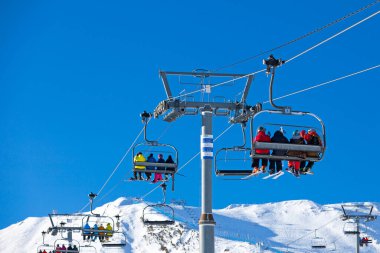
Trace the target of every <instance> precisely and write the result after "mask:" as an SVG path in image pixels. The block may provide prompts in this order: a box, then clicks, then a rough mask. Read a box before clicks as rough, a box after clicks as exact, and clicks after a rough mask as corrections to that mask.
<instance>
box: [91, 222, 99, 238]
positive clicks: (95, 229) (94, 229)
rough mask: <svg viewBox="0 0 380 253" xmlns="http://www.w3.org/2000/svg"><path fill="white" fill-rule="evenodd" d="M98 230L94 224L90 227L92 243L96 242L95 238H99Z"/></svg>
mask: <svg viewBox="0 0 380 253" xmlns="http://www.w3.org/2000/svg"><path fill="white" fill-rule="evenodd" d="M98 230H99V228H98V224H95V225H94V226H93V227H92V233H91V236H92V241H93V242H95V241H96V238H98V236H99V231H98Z"/></svg>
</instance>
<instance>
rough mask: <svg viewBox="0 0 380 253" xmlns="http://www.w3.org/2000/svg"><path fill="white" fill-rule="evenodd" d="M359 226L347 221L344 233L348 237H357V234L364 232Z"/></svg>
mask: <svg viewBox="0 0 380 253" xmlns="http://www.w3.org/2000/svg"><path fill="white" fill-rule="evenodd" d="M358 226H359V224H358V223H356V222H355V221H347V222H346V223H345V224H344V226H343V232H344V233H345V234H346V235H356V234H360V233H361V232H364V231H360V227H358Z"/></svg>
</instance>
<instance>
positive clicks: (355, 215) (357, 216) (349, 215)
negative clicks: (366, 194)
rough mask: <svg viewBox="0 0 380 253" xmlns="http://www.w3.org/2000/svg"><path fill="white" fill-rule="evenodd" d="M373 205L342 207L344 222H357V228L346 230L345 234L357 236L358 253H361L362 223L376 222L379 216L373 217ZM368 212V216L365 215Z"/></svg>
mask: <svg viewBox="0 0 380 253" xmlns="http://www.w3.org/2000/svg"><path fill="white" fill-rule="evenodd" d="M372 210H373V206H372V205H342V211H343V215H342V216H341V218H342V220H343V221H347V220H353V221H355V228H354V229H349V230H346V229H345V230H344V233H345V234H351V235H356V253H359V252H360V221H364V222H369V221H374V220H376V218H377V216H376V215H372ZM365 212H367V214H363V213H365Z"/></svg>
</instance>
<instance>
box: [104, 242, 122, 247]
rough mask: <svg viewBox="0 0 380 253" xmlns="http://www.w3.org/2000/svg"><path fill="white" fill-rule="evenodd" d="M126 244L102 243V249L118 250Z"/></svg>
mask: <svg viewBox="0 0 380 253" xmlns="http://www.w3.org/2000/svg"><path fill="white" fill-rule="evenodd" d="M126 245H127V244H126V243H125V242H120V243H111V242H103V243H102V247H107V248H116V247H117V248H119V247H125V246H126Z"/></svg>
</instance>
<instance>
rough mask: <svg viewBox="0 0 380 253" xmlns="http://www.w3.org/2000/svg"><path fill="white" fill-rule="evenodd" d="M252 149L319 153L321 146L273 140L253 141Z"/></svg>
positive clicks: (321, 149)
mask: <svg viewBox="0 0 380 253" xmlns="http://www.w3.org/2000/svg"><path fill="white" fill-rule="evenodd" d="M253 148H254V149H271V150H294V151H303V152H316V153H321V152H322V151H323V147H322V146H319V145H306V144H288V143H274V142H254V143H253Z"/></svg>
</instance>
